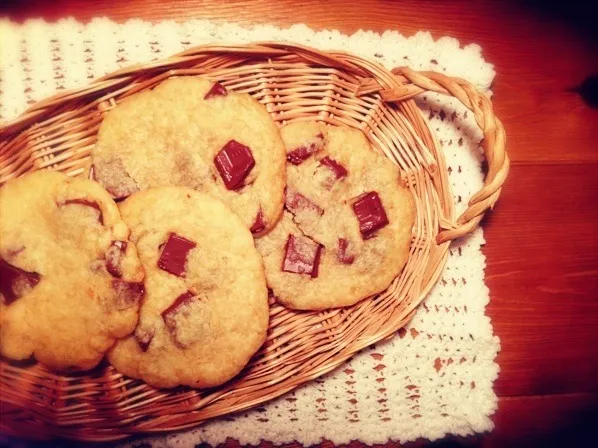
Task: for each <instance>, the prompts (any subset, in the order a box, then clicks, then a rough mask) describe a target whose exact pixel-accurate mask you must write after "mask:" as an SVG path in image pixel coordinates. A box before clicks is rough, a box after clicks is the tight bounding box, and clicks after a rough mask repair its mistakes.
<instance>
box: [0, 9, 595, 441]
mask: <svg viewBox="0 0 598 448" xmlns="http://www.w3.org/2000/svg"><path fill="white" fill-rule="evenodd" d="M3 2H4V6H0V14H2V15H3V14H8V15H10V16H11V17H12V18H14V19H16V20H22V19H25V18H28V17H39V16H42V17H44V18H45V19H47V20H54V19H57V18H60V17H65V16H69V15H71V16H74V17H75V18H76V19H78V20H82V21H87V20H89V19H91V18H92V17H94V16H107V17H109V18H111V19H113V20H116V21H124V20H126V19H129V18H135V17H136V18H141V19H146V20H150V21H158V20H162V19H176V20H186V19H192V18H203V19H211V20H215V21H237V22H239V23H242V24H246V25H253V24H257V23H273V24H276V25H279V26H286V25H290V24H292V23H296V22H303V23H306V24H307V25H309V26H311V27H312V28H315V29H323V28H337V29H339V30H340V31H342V32H345V33H352V32H354V31H356V30H357V29H359V28H364V29H372V30H374V31H378V32H382V31H384V30H386V29H396V30H399V31H400V32H401V33H403V34H405V35H410V34H413V33H415V32H416V31H418V30H430V31H431V32H432V34H433V35H434V37H440V36H443V35H449V36H453V37H456V38H458V39H459V40H460V41H461V44H468V43H471V42H476V43H478V44H480V45H481V46H482V48H483V54H484V57H485V59H487V60H488V61H490V62H492V63H494V64H495V65H496V71H497V73H498V75H497V77H496V80H495V83H494V87H493V90H494V92H495V96H494V98H493V101H494V104H495V106H496V112H497V115H498V116H499V117H500V118H501V119H502V120H503V122H504V125H505V128H506V131H507V136H508V150H509V152H510V156H511V159H512V170H511V176H510V178H509V180H508V183H507V185H506V187H505V188H504V190H503V195H502V198H501V201H500V202H499V205H498V206H497V208H496V209H495V211H494V212H493V213H492V214H491V216H489V217H488V218H487V219H486V220H485V232H486V239H487V245H486V247H485V250H484V252H485V254H486V256H487V257H488V268H487V270H486V281H487V284H488V286H489V288H490V291H491V303H490V305H489V306H488V314H489V315H490V316H491V318H492V321H493V324H494V328H495V332H496V334H498V335H499V336H500V338H501V341H502V351H501V353H500V355H499V357H498V363H499V364H500V367H501V373H500V376H499V379H498V381H497V382H496V392H497V394H498V395H499V396H500V401H499V409H498V412H497V414H496V415H495V416H494V421H495V423H496V429H495V430H494V431H493V432H492V433H491V434H490V435H483V436H479V437H475V438H469V439H466V440H454V439H450V440H447V441H444V442H443V443H442V445H443V446H461V445H466V446H483V447H494V446H509V447H513V446H528V447H529V446H582V444H581V443H579V444H577V443H575V441H576V440H581V439H580V438H581V437H582V436H584V435H587V434H589V432H590V431H591V430H592V429H593V428H592V424H595V423H596V422H598V381H596V379H597V378H598V357H597V355H598V110H597V109H592V108H591V107H589V106H588V105H586V104H585V103H584V102H583V101H582V100H581V98H580V96H579V95H578V94H577V93H575V92H574V91H573V88H574V87H575V86H577V85H579V84H580V82H581V81H583V80H584V79H585V78H587V77H588V76H589V75H592V74H596V73H598V36H597V35H596V34H592V31H591V30H590V29H589V28H588V29H586V28H585V27H584V25H585V24H586V21H584V20H583V19H584V17H585V18H589V19H592V17H591V16H590V15H591V14H592V13H594V11H592V10H591V9H592V8H588V7H584V6H583V5H582V2H580V1H576V0H569V1H568V2H566V4H564V5H563V7H562V8H559V7H558V4H556V5H555V4H552V5H551V6H546V4H544V6H543V7H541V8H540V9H536V8H534V4H535V3H536V2H534V1H520V2H517V1H504V2H492V1H479V2H472V1H471V0H465V1H445V2H433V1H421V2H415V1H406V2H394V1H373V0H362V1H360V2H350V1H342V0H330V1H317V0H277V1H268V0H255V1H251V2H241V1H236V0H228V1H225V2H220V1H218V0H204V1H195V0H178V1H166V0H132V1H110V0H99V1H88V0H52V1H46V0H37V1H19V0H8V1H7V0H3ZM554 8H557V9H558V10H557V11H556V12H555V11H553V9H554ZM584 8H586V9H584ZM2 9H4V11H2ZM576 12H577V13H576ZM571 15H576V16H577V17H573V20H571ZM587 23H590V21H588V22H587ZM421 444H424V443H423V442H422V443H421ZM227 445H228V444H227ZM230 445H234V442H230ZM263 445H264V446H267V445H268V444H263ZM325 445H330V444H327V443H325ZM352 445H356V446H358V445H359V444H352ZM389 445H390V444H389ZM410 445H412V444H410ZM417 445H420V443H417ZM435 446H438V444H435Z"/></svg>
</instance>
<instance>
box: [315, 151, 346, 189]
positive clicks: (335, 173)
mask: <svg viewBox="0 0 598 448" xmlns="http://www.w3.org/2000/svg"><path fill="white" fill-rule="evenodd" d="M320 165H321V166H324V167H326V168H328V169H329V170H330V176H329V177H328V179H326V182H325V186H326V188H328V189H330V188H332V185H333V184H334V183H335V182H336V181H337V180H339V179H341V178H343V177H345V176H346V175H347V174H349V173H348V171H347V170H346V169H345V167H344V166H342V165H341V164H340V163H338V162H337V161H336V160H333V159H331V158H330V157H328V156H326V157H324V158H323V159H321V160H320Z"/></svg>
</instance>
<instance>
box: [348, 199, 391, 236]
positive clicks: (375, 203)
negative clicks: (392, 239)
mask: <svg viewBox="0 0 598 448" xmlns="http://www.w3.org/2000/svg"><path fill="white" fill-rule="evenodd" d="M353 211H354V212H355V215H357V219H358V220H359V230H360V231H361V234H362V235H363V237H364V239H368V238H370V237H371V236H372V234H373V233H374V232H375V231H376V230H378V229H381V228H382V227H384V226H386V225H387V224H388V218H387V216H386V212H385V211H384V207H383V206H382V202H381V201H380V197H379V196H378V193H376V192H375V191H370V192H369V193H365V194H362V195H361V196H359V198H358V199H357V200H356V201H355V202H354V203H353Z"/></svg>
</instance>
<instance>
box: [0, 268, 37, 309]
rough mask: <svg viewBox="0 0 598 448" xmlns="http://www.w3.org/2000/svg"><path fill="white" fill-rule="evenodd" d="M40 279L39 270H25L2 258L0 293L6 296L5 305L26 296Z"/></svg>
mask: <svg viewBox="0 0 598 448" xmlns="http://www.w3.org/2000/svg"><path fill="white" fill-rule="evenodd" d="M40 280H41V275H39V274H38V273H37V272H27V271H24V270H23V269H20V268H18V267H16V266H13V265H12V264H9V263H7V262H6V261H4V260H3V259H2V258H0V294H2V295H3V296H4V304H5V305H10V304H11V303H12V302H14V301H15V300H17V299H19V298H21V297H22V296H24V295H25V294H26V293H27V292H29V290H30V289H31V288H33V287H35V285H37V284H38V283H39V281H40Z"/></svg>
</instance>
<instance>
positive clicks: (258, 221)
mask: <svg viewBox="0 0 598 448" xmlns="http://www.w3.org/2000/svg"><path fill="white" fill-rule="evenodd" d="M265 228H266V223H265V222H264V212H263V211H262V207H260V209H259V211H258V212H257V216H256V217H255V221H254V222H253V224H252V226H251V228H250V229H249V230H250V231H251V233H259V232H261V231H262V230H264V229H265Z"/></svg>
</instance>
